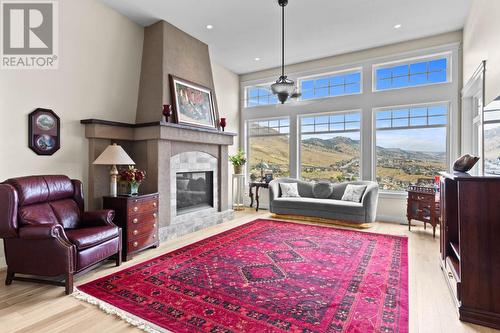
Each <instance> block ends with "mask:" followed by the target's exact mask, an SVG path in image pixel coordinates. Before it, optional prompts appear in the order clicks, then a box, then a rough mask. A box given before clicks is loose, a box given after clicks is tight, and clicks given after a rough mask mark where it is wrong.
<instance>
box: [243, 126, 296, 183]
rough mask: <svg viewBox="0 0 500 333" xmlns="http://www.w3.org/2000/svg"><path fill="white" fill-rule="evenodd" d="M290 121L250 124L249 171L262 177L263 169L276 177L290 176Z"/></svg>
mask: <svg viewBox="0 0 500 333" xmlns="http://www.w3.org/2000/svg"><path fill="white" fill-rule="evenodd" d="M289 139H290V120H289V119H288V118H280V119H266V120H256V121H249V122H248V150H249V151H248V157H249V163H248V171H249V174H250V175H252V174H253V175H254V176H255V177H260V172H261V168H263V169H264V171H266V170H269V171H272V173H273V175H274V177H284V176H289V175H290V151H289Z"/></svg>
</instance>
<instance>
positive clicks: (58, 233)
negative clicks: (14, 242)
mask: <svg viewBox="0 0 500 333" xmlns="http://www.w3.org/2000/svg"><path fill="white" fill-rule="evenodd" d="M19 238H21V239H51V238H61V239H62V240H65V241H67V238H66V233H65V232H64V228H63V226H62V225H60V224H39V225H30V226H26V227H21V228H19ZM68 242H69V241H68Z"/></svg>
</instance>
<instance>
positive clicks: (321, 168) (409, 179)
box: [250, 135, 446, 189]
mask: <svg viewBox="0 0 500 333" xmlns="http://www.w3.org/2000/svg"><path fill="white" fill-rule="evenodd" d="M288 140H289V139H288V136H279V135H277V136H274V135H273V136H260V137H251V138H250V144H251V148H252V149H251V152H250V168H251V171H252V172H253V173H258V170H256V169H255V168H252V166H254V165H255V164H257V163H258V162H260V161H266V162H267V163H268V164H269V165H270V168H271V169H273V172H274V173H275V175H277V176H281V175H286V174H287V172H288V169H289V152H288V150H289V142H288ZM376 149H377V178H380V180H379V181H380V183H381V185H383V186H384V188H386V189H404V188H405V187H406V186H407V185H408V184H409V183H415V182H416V181H418V180H419V179H421V178H429V179H432V178H433V177H434V175H436V174H437V172H438V171H442V170H446V165H445V161H446V153H445V152H426V151H410V150H404V149H398V148H384V147H380V146H377V147H376ZM359 156H360V141H359V140H354V139H351V138H348V137H343V136H337V137H334V138H330V139H321V138H305V139H303V140H302V142H301V147H300V157H301V167H302V169H303V173H302V177H304V178H307V179H332V178H337V179H339V177H341V178H342V177H347V178H348V179H349V178H350V177H357V175H359Z"/></svg>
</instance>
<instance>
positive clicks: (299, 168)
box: [297, 109, 363, 180]
mask: <svg viewBox="0 0 500 333" xmlns="http://www.w3.org/2000/svg"><path fill="white" fill-rule="evenodd" d="M349 113H359V130H344V131H343V132H338V133H346V132H351V133H352V132H359V175H358V180H361V179H362V175H363V109H351V110H342V111H326V112H317V113H310V114H299V115H297V162H298V163H297V164H298V165H297V173H298V178H299V179H301V180H304V179H303V178H302V118H308V117H317V116H326V115H328V116H331V115H338V114H344V115H345V114H349ZM326 133H335V132H325V133H324V134H326ZM306 135H308V134H306Z"/></svg>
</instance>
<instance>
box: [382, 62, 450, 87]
mask: <svg viewBox="0 0 500 333" xmlns="http://www.w3.org/2000/svg"><path fill="white" fill-rule="evenodd" d="M447 73H448V58H447V57H445V56H443V57H438V58H435V59H431V60H429V59H427V60H417V61H413V62H406V63H400V64H398V65H381V66H376V67H375V70H374V77H375V90H388V89H398V88H406V87H414V86H420V85H425V84H433V83H442V82H447V81H448V75H447Z"/></svg>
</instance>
